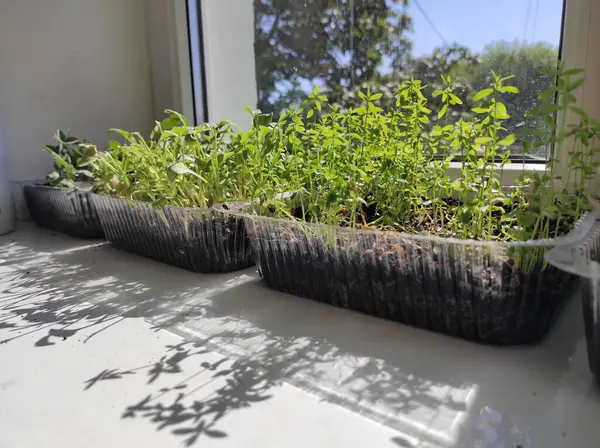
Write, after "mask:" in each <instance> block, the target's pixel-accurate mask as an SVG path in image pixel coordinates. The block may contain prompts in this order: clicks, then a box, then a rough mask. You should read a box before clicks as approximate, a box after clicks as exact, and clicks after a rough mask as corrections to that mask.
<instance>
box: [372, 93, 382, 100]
mask: <svg viewBox="0 0 600 448" xmlns="http://www.w3.org/2000/svg"><path fill="white" fill-rule="evenodd" d="M382 96H383V93H374V94H373V95H371V97H370V98H369V100H370V101H376V100H378V99H379V98H381V97H382Z"/></svg>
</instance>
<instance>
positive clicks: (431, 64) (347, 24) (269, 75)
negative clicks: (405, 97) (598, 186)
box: [254, 0, 558, 156]
mask: <svg viewBox="0 0 600 448" xmlns="http://www.w3.org/2000/svg"><path fill="white" fill-rule="evenodd" d="M409 2H410V0H393V1H388V2H386V1H382V0H362V1H350V0H335V1H332V0H308V1H306V2H291V1H289V0H255V1H254V12H255V57H256V79H257V83H258V109H259V110H261V111H263V112H267V113H273V114H274V116H276V117H277V116H279V114H281V113H282V112H283V111H284V110H285V109H286V108H288V107H290V106H293V107H297V106H299V105H300V104H301V102H302V100H303V99H304V98H305V96H306V95H307V94H308V93H310V91H309V90H308V91H307V86H308V85H310V86H311V88H312V86H313V85H315V84H317V85H319V86H320V91H321V93H322V94H324V95H326V96H327V97H328V98H329V101H330V102H331V104H335V105H337V106H339V107H340V108H341V109H342V110H343V109H344V108H347V107H356V106H357V105H358V104H360V99H359V97H358V92H359V91H366V90H367V89H371V90H373V91H378V92H382V93H383V94H384V98H388V99H390V101H391V98H392V97H393V95H392V94H393V91H394V89H395V88H396V86H397V85H398V84H400V83H402V82H403V81H407V80H410V79H411V78H412V77H414V78H415V79H419V80H421V81H422V83H423V84H424V85H426V86H427V88H426V89H425V91H424V93H425V94H427V95H430V94H431V93H432V92H433V91H435V90H437V89H440V88H442V87H443V86H442V81H441V76H442V75H445V76H451V77H452V78H453V79H456V84H455V88H454V93H455V94H456V95H457V96H458V97H459V98H460V99H461V100H462V101H463V107H462V108H461V107H459V108H456V109H455V110H454V111H453V113H454V117H453V119H458V117H460V116H462V115H464V114H468V113H469V111H470V109H471V108H472V106H473V102H472V101H471V98H472V96H473V93H474V92H477V91H479V90H481V89H483V88H484V87H485V86H487V85H489V83H490V82H491V81H492V74H491V71H494V72H495V73H497V74H499V75H500V76H506V75H508V74H513V75H515V78H514V81H513V84H514V85H515V86H516V87H517V88H519V90H520V92H521V94H520V95H519V96H518V97H511V96H507V95H505V96H503V98H502V100H503V102H504V103H505V104H506V107H507V110H508V112H509V114H510V115H511V118H510V119H509V120H507V122H506V123H505V127H506V128H507V129H508V130H509V131H510V132H513V133H517V134H519V133H520V132H521V131H522V130H524V129H527V128H531V127H537V128H538V129H541V128H543V126H544V125H543V123H539V122H538V123H534V122H533V121H532V120H533V118H530V119H527V120H525V119H524V113H525V112H526V111H527V110H529V109H530V108H532V107H533V106H535V105H536V103H537V98H538V97H539V94H540V93H541V92H542V91H544V90H546V89H548V88H550V87H552V85H554V83H555V78H554V77H553V73H554V72H555V69H556V65H557V59H558V52H557V50H556V49H555V48H552V47H551V46H550V45H548V44H544V43H535V44H529V43H520V42H513V43H508V42H496V43H491V44H490V45H488V46H487V47H485V48H484V50H483V51H482V52H481V54H473V52H471V51H470V50H469V49H468V48H466V47H463V46H460V45H457V44H452V45H448V46H445V47H440V48H436V49H435V50H434V51H433V52H432V54H431V55H428V56H424V57H419V58H413V57H412V56H411V48H412V45H411V32H412V20H411V17H410V16H409V15H408V14H407V9H408V5H409ZM391 105H392V102H390V103H386V104H384V105H383V106H387V107H389V106H391ZM429 107H431V108H432V110H434V111H436V112H437V111H439V110H440V108H441V103H439V101H437V100H433V101H432V102H431V103H430V105H429ZM434 121H435V119H434ZM516 144H517V145H521V139H520V138H519V136H518V137H517V140H516ZM545 151H546V149H545V148H538V150H537V151H535V155H537V156H545V155H546V154H545Z"/></svg>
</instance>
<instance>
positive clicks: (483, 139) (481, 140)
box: [475, 137, 493, 145]
mask: <svg viewBox="0 0 600 448" xmlns="http://www.w3.org/2000/svg"><path fill="white" fill-rule="evenodd" d="M492 140H493V139H492V137H477V138H476V139H475V143H477V144H478V145H483V144H485V143H488V142H491V141H492Z"/></svg>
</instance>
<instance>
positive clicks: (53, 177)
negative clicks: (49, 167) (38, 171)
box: [48, 171, 60, 180]
mask: <svg viewBox="0 0 600 448" xmlns="http://www.w3.org/2000/svg"><path fill="white" fill-rule="evenodd" d="M59 177H60V174H58V173H57V172H56V171H52V172H51V173H50V174H48V179H50V180H58V178H59Z"/></svg>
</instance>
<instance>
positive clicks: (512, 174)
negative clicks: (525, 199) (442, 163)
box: [448, 162, 546, 188]
mask: <svg viewBox="0 0 600 448" xmlns="http://www.w3.org/2000/svg"><path fill="white" fill-rule="evenodd" d="M461 167H462V163H461V162H450V168H448V176H450V178H451V179H452V180H455V179H458V178H459V177H460V170H461ZM545 170H546V164H544V163H527V162H526V163H519V162H512V163H509V164H507V165H505V166H504V168H503V170H502V173H501V175H500V179H501V182H502V185H504V186H505V187H508V188H510V187H511V186H514V185H517V179H518V178H519V176H521V175H522V174H523V173H533V172H542V171H545Z"/></svg>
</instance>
